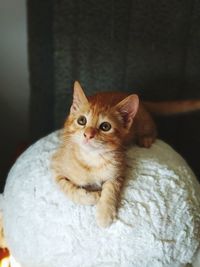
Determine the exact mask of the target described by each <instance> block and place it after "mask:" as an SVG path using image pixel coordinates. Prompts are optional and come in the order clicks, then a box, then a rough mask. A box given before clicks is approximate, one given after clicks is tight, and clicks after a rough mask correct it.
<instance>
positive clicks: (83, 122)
mask: <svg viewBox="0 0 200 267" xmlns="http://www.w3.org/2000/svg"><path fill="white" fill-rule="evenodd" d="M77 122H78V124H79V125H86V123H87V119H86V117H85V116H80V117H79V118H78V120H77Z"/></svg>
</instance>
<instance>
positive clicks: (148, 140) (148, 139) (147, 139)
mask: <svg viewBox="0 0 200 267" xmlns="http://www.w3.org/2000/svg"><path fill="white" fill-rule="evenodd" d="M154 141H155V138H154V137H153V136H143V137H140V138H139V139H138V144H139V146H141V147H145V148H150V147H151V145H152V144H153V143H154Z"/></svg>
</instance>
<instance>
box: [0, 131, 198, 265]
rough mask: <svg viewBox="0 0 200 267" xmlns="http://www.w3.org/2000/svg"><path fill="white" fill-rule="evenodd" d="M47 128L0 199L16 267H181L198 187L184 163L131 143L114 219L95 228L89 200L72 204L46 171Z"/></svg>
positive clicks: (52, 139)
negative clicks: (44, 134) (109, 224)
mask: <svg viewBox="0 0 200 267" xmlns="http://www.w3.org/2000/svg"><path fill="white" fill-rule="evenodd" d="M58 144H59V140H58V133H53V134H51V135H49V136H47V137H45V138H43V139H41V140H40V141H38V142H37V143H36V144H34V145H33V146H31V147H30V148H29V149H28V150H27V151H26V152H25V153H23V155H22V156H21V157H20V158H19V159H18V160H17V162H16V163H15V165H14V166H13V168H12V170H11V171H10V174H9V176H8V179H7V183H6V187H5V191H4V194H3V197H2V200H1V207H2V209H3V216H4V228H5V235H6V239H7V243H8V245H9V248H10V250H11V253H12V254H13V255H14V257H15V258H16V259H17V261H19V262H20V263H21V265H22V267H58V266H59V267H80V266H81V267H169V266H170V267H180V266H184V264H186V263H188V262H191V260H192V257H193V255H194V253H195V251H196V250H197V248H198V246H199V242H200V240H199V238H198V237H199V236H200V233H199V232H198V230H199V226H200V218H199V214H200V199H199V194H200V187H199V184H198V182H197V181H196V179H195V177H194V174H193V173H192V171H191V170H190V168H189V167H188V165H187V164H186V162H185V161H184V160H183V159H182V158H181V157H180V155H178V154H177V153H176V152H175V151H174V150H173V149H172V148H171V147H169V146H168V145H166V144H165V143H164V142H162V141H156V143H155V144H154V145H153V146H152V148H151V149H144V148H138V147H137V146H134V147H131V148H130V149H129V151H128V163H129V169H128V174H127V183H126V185H125V188H124V192H123V194H122V200H121V207H120V209H119V214H118V216H119V217H118V219H117V220H116V222H115V223H113V224H112V225H111V227H109V228H107V229H100V228H98V226H97V225H96V221H95V206H81V205H76V204H74V203H72V202H71V201H70V200H68V198H67V196H66V195H64V193H63V192H61V191H60V189H59V187H58V186H57V184H56V183H55V182H54V180H53V178H52V173H51V170H50V167H49V166H50V157H51V155H52V153H53V151H54V150H55V149H56V148H57V146H58Z"/></svg>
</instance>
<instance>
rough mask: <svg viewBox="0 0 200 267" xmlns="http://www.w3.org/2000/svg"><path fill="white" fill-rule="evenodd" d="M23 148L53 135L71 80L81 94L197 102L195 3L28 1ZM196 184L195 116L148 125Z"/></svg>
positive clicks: (198, 14)
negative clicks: (156, 130)
mask: <svg viewBox="0 0 200 267" xmlns="http://www.w3.org/2000/svg"><path fill="white" fill-rule="evenodd" d="M27 12H28V15H27V19H28V50H29V70H30V86H31V96H30V120H29V121H30V135H29V141H30V142H33V141H35V140H36V139H38V138H40V137H42V136H44V135H46V134H48V133H50V132H51V131H53V130H54V129H57V128H60V127H61V126H62V124H63V120H64V118H65V116H66V114H67V111H68V109H69V105H70V102H71V92H72V90H71V89H72V84H73V82H74V80H79V81H80V82H81V84H82V85H83V87H84V88H85V89H86V92H87V93H88V94H91V93H94V92H96V91H105V90H122V91H127V92H136V93H138V94H139V95H140V97H141V98H142V99H145V100H147V99H148V100H176V99H189V98H192V99H195V98H200V90H199V89H200V75H199V70H200V1H198V0H180V1H178V0H168V1H166V0H160V1H158V0H149V1H146V0H123V1H122V0H121V1H120V0H99V1H93V0H85V1H81V0H75V1H70V0H57V1H53V0H49V1H39V0H34V1H32V0H28V2H27ZM156 121H157V123H158V128H159V137H160V138H162V139H164V140H165V141H167V142H168V143H170V144H171V145H172V146H173V147H174V148H175V149H176V150H178V151H179V152H180V153H181V154H182V155H183V156H184V157H185V158H186V159H187V161H188V162H189V164H190V165H191V166H192V168H193V169H194V171H195V173H196V174H197V176H198V177H200V164H199V158H198V155H199V150H200V140H199V136H200V123H199V122H200V112H196V113H192V114H186V115H181V116H173V117H170V118H156Z"/></svg>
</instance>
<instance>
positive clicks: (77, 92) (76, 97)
mask: <svg viewBox="0 0 200 267" xmlns="http://www.w3.org/2000/svg"><path fill="white" fill-rule="evenodd" d="M83 105H88V100H87V97H86V95H85V93H84V92H83V89H82V87H81V85H80V83H79V82H78V81H75V83H74V94H73V102H72V106H71V108H70V112H71V113H75V112H77V111H78V110H79V109H80V108H81V107H82V106H83Z"/></svg>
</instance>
